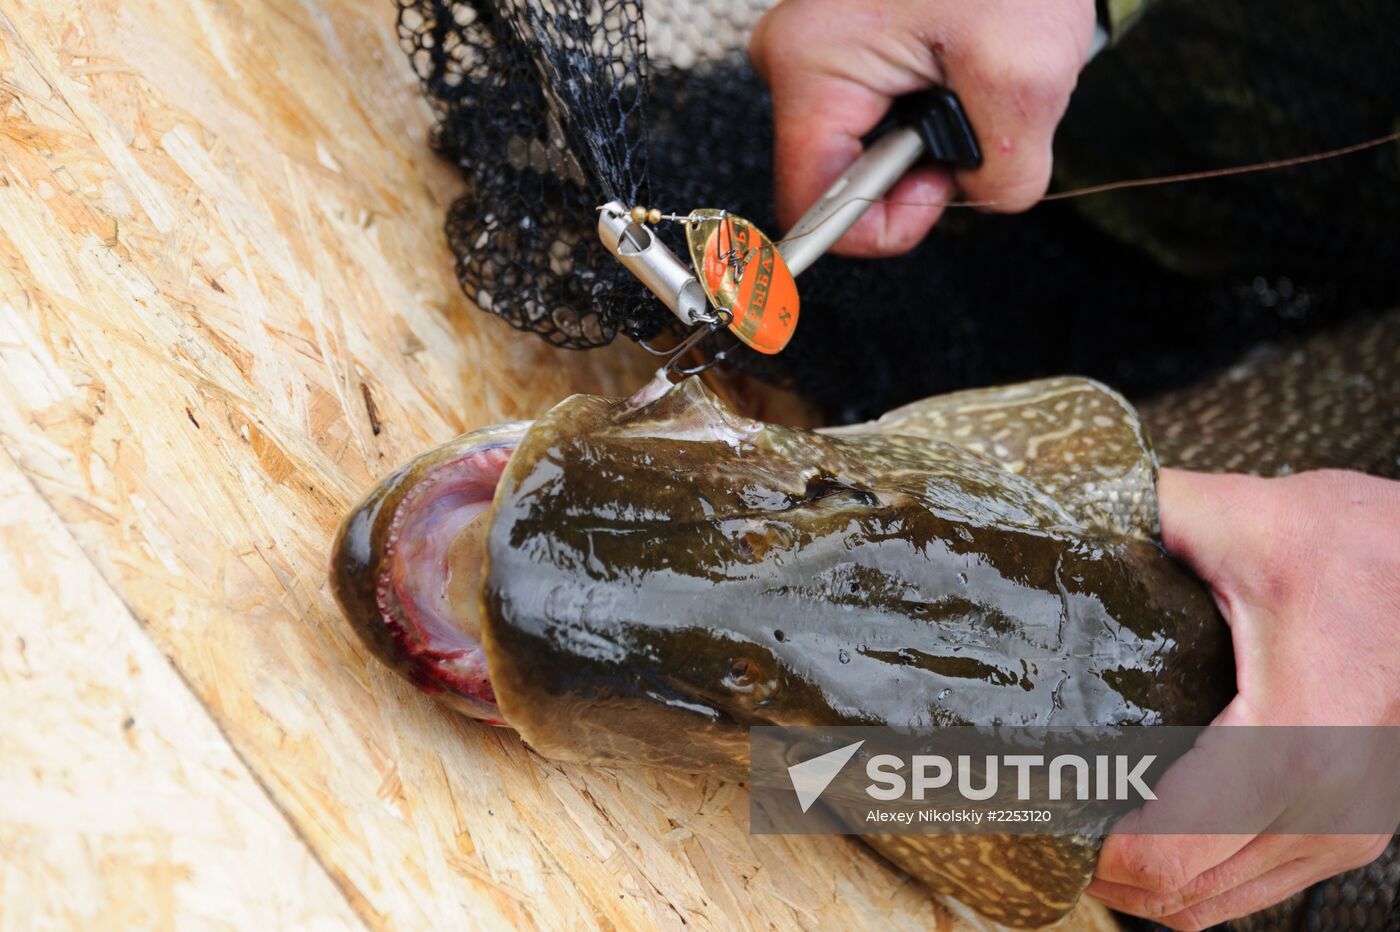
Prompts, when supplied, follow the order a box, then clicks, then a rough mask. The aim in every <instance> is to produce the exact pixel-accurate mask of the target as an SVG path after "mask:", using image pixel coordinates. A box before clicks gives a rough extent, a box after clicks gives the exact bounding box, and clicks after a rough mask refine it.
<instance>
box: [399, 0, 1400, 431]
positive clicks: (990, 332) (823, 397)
mask: <svg viewBox="0 0 1400 932" xmlns="http://www.w3.org/2000/svg"><path fill="white" fill-rule="evenodd" d="M398 4H399V37H400V41H401V43H402V45H403V46H404V48H405V50H406V51H407V52H408V53H409V54H410V56H411V58H412V61H413V65H414V68H415V70H416V71H417V73H418V75H419V77H420V78H421V79H422V82H423V86H424V89H425V90H426V92H427V95H428V98H429V100H430V101H431V102H432V104H433V106H434V108H435V109H436V112H437V117H438V122H437V125H436V128H435V129H434V132H433V137H432V144H433V146H434V147H435V148H436V150H437V151H438V152H439V153H440V154H441V155H442V156H443V157H444V158H447V159H450V160H452V161H453V162H454V163H455V164H456V165H457V166H458V167H459V168H460V170H461V172H462V176H463V178H464V179H465V182H466V188H465V192H464V194H463V195H462V197H461V198H460V199H459V200H458V201H457V203H456V204H454V205H453V207H452V209H451V212H450V214H449V216H448V218H447V233H448V237H449V240H450V242H451V246H452V250H453V252H454V253H455V255H456V257H457V272H458V275H459V277H460V279H461V282H462V285H463V288H464V290H465V292H466V294H467V296H468V297H469V298H470V299H471V300H472V301H474V302H475V303H476V304H477V305H478V306H479V307H480V308H481V309H482V310H484V311H488V312H490V313H492V314H496V315H498V316H500V317H501V318H503V319H504V320H506V321H508V322H509V323H510V324H511V325H513V326H515V327H517V328H519V329H521V330H527V331H532V332H534V333H536V334H539V335H540V336H542V337H543V338H545V339H546V340H548V341H549V342H551V343H554V344H556V345H559V346H564V347H570V348H574V349H586V348H590V347H596V346H601V345H604V344H607V343H609V342H610V341H612V340H613V339H614V338H615V337H616V336H617V335H618V334H619V333H621V334H624V335H626V336H627V337H630V338H632V339H638V340H649V339H652V338H656V337H658V336H659V335H661V334H662V332H663V331H665V330H667V329H670V328H674V327H676V322H675V319H674V318H673V317H672V315H671V314H670V312H669V311H667V310H666V308H665V307H663V306H662V305H661V304H660V302H658V301H657V300H655V299H654V298H652V297H651V296H650V294H648V293H647V292H646V291H645V290H644V289H643V288H642V286H641V285H640V284H639V283H638V282H637V281H636V280H635V279H634V278H633V277H632V276H631V274H630V273H629V272H627V271H626V270H625V269H624V268H623V267H622V266H621V265H619V264H618V263H617V262H616V261H615V260H614V259H613V257H612V256H611V255H609V254H608V253H607V252H606V250H605V249H604V248H603V247H602V245H601V244H600V242H599V241H598V238H597V234H596V232H595V228H596V221H597V214H596V209H597V208H598V207H599V206H600V205H602V204H603V203H606V202H607V201H610V200H614V199H616V200H620V201H622V202H624V203H626V204H628V205H638V204H640V205H645V206H649V207H660V208H662V209H664V210H666V211H668V212H676V213H685V212H687V211H689V210H692V209H695V208H703V207H715V208H726V209H728V210H731V211H733V212H735V213H737V214H739V215H741V216H745V217H748V218H749V219H751V220H753V221H755V222H756V223H757V224H758V225H759V226H760V227H761V228H762V229H765V230H767V231H768V232H770V233H778V232H780V231H778V230H777V229H776V226H775V221H774V218H773V208H772V193H771V129H770V125H769V121H770V116H769V100H768V98H767V95H766V92H765V91H764V89H763V86H762V84H761V82H760V81H759V80H758V78H757V77H756V76H755V74H754V73H753V72H752V70H751V69H750V68H749V66H748V63H747V59H746V55H745V53H744V51H743V50H744V48H745V46H746V43H747V36H748V32H749V30H750V28H751V26H752V24H753V23H754V22H756V20H757V19H758V17H759V16H760V15H761V14H762V12H763V10H764V8H765V7H766V6H768V5H769V4H767V3H764V2H761V0H749V2H746V0H709V2H706V0H672V2H669V3H662V2H660V0H648V2H647V4H646V8H645V11H644V10H643V5H642V3H641V0H456V2H452V0H398ZM1398 11H1400V6H1397V5H1395V4H1393V3H1388V2H1387V3H1381V2H1362V3H1356V4H1347V5H1326V4H1320V3H1316V2H1315V0H1312V2H1310V0H1292V2H1282V3H1280V2H1265V0H1245V2H1240V3H1235V4H1218V3H1213V2H1209V0H1179V2H1174V0H1161V2H1159V3H1158V4H1157V5H1156V6H1155V7H1153V8H1152V9H1151V10H1150V11H1149V13H1148V14H1147V15H1146V16H1145V17H1144V18H1143V19H1142V21H1141V23H1140V25H1138V26H1137V27H1135V29H1134V31H1133V32H1131V33H1130V34H1129V35H1128V36H1127V37H1126V38H1125V39H1124V40H1123V41H1122V42H1121V43H1120V44H1119V45H1118V46H1117V47H1115V48H1114V49H1111V50H1110V51H1108V52H1106V53H1104V54H1103V55H1101V56H1100V57H1099V59H1097V60H1096V61H1095V62H1094V64H1093V65H1092V66H1091V67H1090V68H1089V69H1088V70H1087V71H1086V73H1085V74H1084V75H1083V78H1082V81H1081V90H1080V92H1079V93H1078V94H1077V95H1076V99H1075V101H1074V104H1073V105H1072V107H1071V112H1070V115H1069V116H1068V118H1067V119H1066V121H1065V123H1064V124H1063V126H1062V130H1061V134H1060V137H1059V140H1058V142H1057V172H1058V174H1059V177H1060V178H1061V182H1062V183H1066V182H1067V183H1072V184H1073V185H1075V186H1078V185H1080V184H1086V183H1094V182H1101V181H1109V180H1117V179H1121V178H1125V177H1141V176H1145V175H1150V174H1156V173H1167V172H1175V171H1182V170H1192V169H1200V168H1211V167H1217V166H1220V165H1230V164H1240V163H1243V162H1252V161H1258V160H1261V159H1266V158H1271V157H1275V156H1284V155H1292V154H1297V153H1301V152H1308V151H1316V150H1318V149H1323V148H1327V147H1331V146H1340V145H1344V144H1347V143H1352V142H1356V141H1358V140H1361V139H1366V138H1372V137H1375V136H1379V135H1382V134H1383V133H1386V132H1389V131H1391V130H1392V129H1393V128H1394V127H1395V126H1396V125H1397V124H1400V105H1397V104H1396V101H1400V63H1398V62H1400V56H1395V55H1394V53H1393V49H1390V47H1389V45H1390V43H1393V37H1394V36H1395V35H1397V34H1400V12H1398ZM659 233H660V235H661V236H662V238H663V240H666V241H668V243H669V245H670V246H671V247H672V248H673V249H674V250H675V251H676V252H677V253H678V254H680V255H684V254H685V251H684V248H683V245H684V244H683V241H682V235H683V233H682V230H681V229H680V228H679V226H677V225H674V224H672V225H669V226H668V225H664V224H663V225H662V226H661V227H660V228H659ZM1397 255H1400V156H1398V155H1397V152H1396V149H1395V147H1390V148H1388V149H1380V150H1375V151H1372V152H1370V153H1364V154H1361V155H1357V156H1352V157H1349V158H1348V159H1347V160H1345V161H1338V162H1336V163H1322V164H1319V165H1314V166H1308V167H1303V168H1297V169H1289V170H1287V171H1283V172H1274V173H1269V174H1264V175H1256V176H1246V177H1243V178H1237V179H1228V180H1222V181H1213V182H1208V183H1202V184H1201V185H1199V186H1190V185H1179V186H1172V187H1166V188H1155V189H1150V190H1144V191H1137V192H1124V193H1122V194H1115V195H1106V196H1103V197H1100V198H1093V199H1086V200H1084V201H1074V202H1061V203H1055V204H1045V205H1042V206H1040V207H1037V208H1036V209H1035V210H1033V211H1031V212H1030V213H1028V214H1025V215H1022V216H1018V217H1014V218H1004V217H993V216H986V215H981V214H977V213H975V212H973V211H968V210H962V211H953V212H950V213H949V215H948V216H947V218H946V219H945V221H944V222H943V223H941V224H940V225H939V227H938V229H937V230H936V231H935V233H934V235H932V236H931V237H930V238H929V239H928V240H927V241H926V242H925V243H924V244H923V245H922V246H921V247H920V248H919V249H917V250H916V251H915V252H914V253H912V254H910V255H909V256H905V257H901V258H896V259H889V260H881V261H852V260H844V259H840V258H837V257H827V258H824V259H823V260H822V261H820V262H819V263H817V265H816V266H815V267H813V268H812V269H811V270H809V271H807V272H805V273H804V274H803V275H802V278H801V279H800V280H799V287H800V289H801V292H802V302H803V303H802V322H801V326H800V327H799V328H798V331H797V335H796V337H795V339H794V340H793V342H792V344H791V345H790V346H789V348H788V349H787V350H786V351H785V352H784V353H783V354H782V355H781V356H780V357H776V358H767V357H759V356H758V355H757V354H754V353H751V352H749V351H747V350H744V349H742V348H736V347H733V346H731V345H730V344H729V343H728V342H726V340H727V338H726V337H720V338H718V339H719V342H717V343H716V344H715V345H713V346H711V347H710V351H711V352H718V351H723V352H724V353H725V359H726V362H727V363H728V364H732V365H736V366H738V367H739V368H741V369H745V370H747V371H750V372H753V373H755V374H757V375H759V376H761V377H763V378H766V379H769V380H773V381H781V382H786V383H789V384H791V385H793V386H794V387H796V388H798V389H800V390H802V391H804V392H805V393H807V394H808V395H810V396H812V397H814V398H815V399H817V400H818V401H820V402H822V403H823V404H825V405H826V406H827V408H828V411H829V412H830V414H831V416H832V417H833V418H835V419H852V418H857V417H865V416H869V415H871V414H874V413H878V412H879V411H881V410H883V409H885V408H888V407H889V406H890V405H892V404H894V403H897V402H901V401H904V400H907V399H909V398H913V397H916V396H922V395H927V394H931V393H933V392H937V391H944V390H948V389H952V388H957V387H962V386H965V385H969V384H977V383H987V382H993V381H1000V380H1008V379H1015V378H1024V377H1030V376H1035V375H1040V374H1046V373H1059V372H1066V371H1074V372H1080V373H1084V374H1088V375H1093V376H1097V377H1100V378H1103V379H1106V380H1107V381H1109V382H1111V383H1113V384H1114V385H1115V386H1117V387H1119V388H1122V389H1124V390H1126V391H1129V392H1134V393H1143V392H1147V391H1153V390H1156V389H1160V388H1164V387H1167V386H1170V385H1173V384H1177V383H1179V382H1181V381H1183V380H1185V379H1187V378H1190V377H1192V376H1194V375H1196V374H1198V373H1200V372H1201V371H1202V370H1203V369H1205V368H1208V367H1212V366H1216V365H1218V364H1220V363H1222V362H1224V361H1227V360H1229V359H1230V358H1232V357H1233V356H1234V355H1236V354H1237V353H1238V352H1239V351H1240V350H1241V349H1242V348H1243V347H1246V346H1248V345H1250V344H1252V343H1254V342H1256V341H1258V340H1259V339H1260V338H1261V337H1266V336H1272V335H1277V334H1282V333H1288V332H1294V331H1300V330H1304V329H1308V328H1310V327H1313V326H1316V325H1317V324H1319V323H1323V322H1327V321H1330V320H1333V319H1335V318H1337V317H1340V316H1342V315H1344V314H1349V313H1352V312H1356V311H1361V310H1365V309H1367V308H1370V307H1378V306H1381V305H1384V304H1386V303H1392V304H1393V303H1394V302H1395V301H1396V299H1397V298H1400V275H1397V273H1396V270H1395V269H1394V267H1393V264H1394V258H1395V256H1397Z"/></svg>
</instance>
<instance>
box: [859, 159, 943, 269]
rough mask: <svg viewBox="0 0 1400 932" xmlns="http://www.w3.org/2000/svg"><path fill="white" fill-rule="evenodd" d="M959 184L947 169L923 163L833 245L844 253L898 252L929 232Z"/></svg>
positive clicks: (864, 255) (885, 254)
mask: <svg viewBox="0 0 1400 932" xmlns="http://www.w3.org/2000/svg"><path fill="white" fill-rule="evenodd" d="M955 191H956V188H955V186H954V184H953V176H952V174H951V173H949V172H948V170H947V169H944V168H940V167H938V166H934V165H921V166H919V167H917V168H914V169H913V170H911V171H910V172H909V173H908V174H907V175H905V176H904V177H903V178H901V179H900V180H899V183H898V184H896V185H895V186H894V187H893V188H891V189H890V191H889V193H888V194H886V195H885V197H884V198H883V199H882V200H880V201H877V202H875V203H874V204H871V205H870V207H869V209H867V210H866V212H865V214H864V216H862V217H861V218H860V220H858V221H856V224H855V226H853V227H851V228H850V230H848V231H846V235H845V236H843V237H841V239H840V240H838V241H837V242H836V244H835V245H834V246H833V247H832V252H835V253H839V254H841V255H844V256H861V257H875V256H896V255H900V254H902V253H906V252H908V251H909V250H911V249H913V248H914V247H915V246H917V245H919V243H921V242H923V240H924V237H926V236H928V234H929V231H930V230H932V229H933V227H934V224H936V223H938V219H939V217H941V216H942V215H943V209H944V208H945V207H946V206H947V205H948V203H949V202H950V201H952V199H953V197H954V193H955Z"/></svg>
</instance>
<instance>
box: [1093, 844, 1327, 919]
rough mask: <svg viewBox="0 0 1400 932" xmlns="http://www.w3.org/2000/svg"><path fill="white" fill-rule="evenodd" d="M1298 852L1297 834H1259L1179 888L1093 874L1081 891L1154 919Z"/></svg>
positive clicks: (1232, 885)
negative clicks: (1162, 888) (1161, 888)
mask: <svg viewBox="0 0 1400 932" xmlns="http://www.w3.org/2000/svg"><path fill="white" fill-rule="evenodd" d="M1139 837H1141V836H1139ZM1300 851H1301V846H1300V843H1299V838H1298V836H1293V835H1260V836H1257V837H1254V838H1250V839H1249V840H1248V841H1247V842H1246V843H1245V845H1244V847H1242V848H1240V850H1239V851H1238V852H1236V853H1235V854H1234V855H1233V856H1232V857H1229V858H1227V859H1226V860H1225V861H1224V862H1223V863H1221V864H1218V865H1216V866H1215V867H1212V868H1210V869H1209V870H1206V871H1203V872H1201V873H1200V874H1198V875H1196V876H1195V877H1193V878H1192V879H1191V880H1189V881H1187V882H1186V883H1185V884H1183V885H1182V886H1181V887H1180V888H1178V889H1175V890H1172V891H1169V892H1161V891H1153V890H1147V889H1144V888H1142V887H1136V886H1132V885H1129V884H1122V883H1114V882H1112V881H1108V880H1101V879H1099V878H1097V877H1096V878H1095V879H1094V880H1093V881H1092V882H1091V883H1090V884H1089V886H1088V888H1087V889H1086V890H1085V892H1086V893H1088V894H1089V895H1090V896H1092V897H1094V898H1095V899H1098V900H1101V901H1102V902H1103V903H1105V904H1106V905H1108V906H1110V907H1112V908H1113V909H1116V910H1118V911H1119V912H1123V913H1128V914H1129V915H1133V916H1142V917H1144V918H1148V919H1154V918H1157V917H1159V916H1167V915H1172V914H1175V913H1179V912H1181V911H1182V910H1185V909H1188V908H1190V907H1192V906H1195V905H1196V904H1197V903H1202V902H1205V901H1206V900H1210V899H1213V898H1215V897H1218V896H1221V895H1222V894H1224V893H1227V892H1228V891H1230V890H1233V889H1235V888H1236V887H1240V886H1243V885H1244V884H1246V883H1249V882H1250V881H1252V880H1255V879H1256V878H1258V877H1262V876H1263V875H1265V874H1267V873H1268V872H1270V871H1272V870H1273V869H1274V868H1276V867H1278V866H1279V865H1281V864H1286V863H1288V862H1289V861H1293V860H1296V859H1297V858H1298V857H1299V855H1300Z"/></svg>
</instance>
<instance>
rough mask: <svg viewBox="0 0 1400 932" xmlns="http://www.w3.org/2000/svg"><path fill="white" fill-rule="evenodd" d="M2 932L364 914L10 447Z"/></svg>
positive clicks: (3, 488)
mask: <svg viewBox="0 0 1400 932" xmlns="http://www.w3.org/2000/svg"><path fill="white" fill-rule="evenodd" d="M0 592H3V593H4V594H5V608H4V618H5V625H4V631H3V634H0V708H3V709H4V710H5V714H4V715H3V716H0V929H16V930H19V929H36V928H43V927H44V926H45V925H48V924H54V925H72V926H93V927H95V926H97V925H99V924H102V925H104V926H106V927H108V928H138V927H148V928H150V927H167V928H168V927H172V926H174V924H175V922H176V919H177V918H178V919H179V920H181V921H182V923H186V924H188V923H190V922H194V923H197V924H204V923H206V922H209V921H217V920H219V919H227V918H228V917H230V916H235V915H236V916H239V917H241V918H242V919H243V920H244V921H246V922H247V923H248V924H249V925H250V926H254V927H257V928H265V929H268V928H288V927H298V928H321V929H335V928H344V927H346V926H347V925H355V924H356V918H355V915H354V913H353V912H352V911H351V910H350V908H349V906H348V905H347V903H346V901H345V898H344V897H343V896H341V894H340V891H339V890H337V889H336V887H335V885H334V884H333V883H332V882H331V880H330V878H329V877H328V876H327V874H326V872H325V871H324V870H322V868H321V865H320V864H318V863H316V860H315V859H314V858H313V857H312V855H311V852H310V850H309V849H307V847H306V846H305V845H304V844H302V842H301V840H300V839H299V838H297V836H296V835H295V834H294V832H293V831H292V829H291V827H290V826H289V825H288V824H287V821H286V820H285V819H284V818H283V817H282V814H281V813H280V812H278V811H277V809H276V807H275V806H273V805H272V803H271V802H270V801H269V800H268V798H267V796H265V795H264V794H263V791H262V788H261V787H259V786H258V784H257V782H256V780H255V779H254V778H253V776H252V774H251V773H250V772H249V770H248V768H247V767H246V766H245V765H244V763H243V762H242V761H241V760H239V759H238V757H237V755H236V754H235V753H234V751H233V748H232V747H231V746H230V745H229V743H228V742H227V741H225V740H224V739H223V737H222V736H221V735H220V734H219V731H218V729H217V728H216V727H215V725H214V723H213V721H212V720H211V719H210V718H209V715H208V713H207V712H205V710H204V707H203V706H201V705H200V703H199V702H198V700H196V699H195V697H194V694H193V693H191V692H190V690H189V688H188V687H187V686H186V685H185V684H184V683H183V682H182V681H181V679H180V677H179V675H178V674H177V673H176V672H175V671H174V670H173V669H172V668H171V666H170V664H169V663H168V662H167V661H166V659H165V658H164V657H163V656H161V653H160V651H159V650H157V649H156V646H155V644H154V643H152V641H151V639H150V638H149V637H147V636H146V634H145V632H144V631H142V630H141V626H140V624H139V623H138V622H137V620H136V618H135V617H134V616H133V615H132V614H131V610H130V609H128V608H127V607H126V606H125V605H124V604H122V601H121V599H120V598H118V596H117V594H116V593H115V592H113V591H112V588H111V586H109V585H108V584H107V582H106V581H105V580H104V579H103V578H102V577H101V575H99V574H98V572H97V570H96V569H95V568H94V566H93V564H92V562H91V561H90V560H88V558H87V557H86V556H84V555H83V552H82V551H81V550H80V549H79V548H78V545H77V543H76V542H75V541H74V540H73V538H72V537H71V536H70V535H69V534H68V532H67V531H66V530H65V529H64V527H63V524H62V523H61V522H60V521H59V519H58V516H57V515H55V514H54V512H53V510H52V509H51V508H49V506H48V505H47V504H46V503H45V502H44V500H43V499H42V498H40V497H39V495H38V493H36V492H35V491H34V488H33V487H32V486H31V485H30V484H29V482H28V480H26V479H25V478H24V476H23V474H21V473H20V471H19V468H18V467H17V466H16V465H15V463H14V461H13V460H11V459H10V458H9V456H7V455H6V454H5V453H3V452H0Z"/></svg>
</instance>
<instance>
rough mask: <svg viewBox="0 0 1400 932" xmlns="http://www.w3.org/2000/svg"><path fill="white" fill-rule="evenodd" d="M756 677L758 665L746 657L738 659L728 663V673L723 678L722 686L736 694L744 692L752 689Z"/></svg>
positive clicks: (756, 679)
mask: <svg viewBox="0 0 1400 932" xmlns="http://www.w3.org/2000/svg"><path fill="white" fill-rule="evenodd" d="M758 677H759V669H758V664H756V663H754V662H753V661H752V660H750V659H749V658H747V657H739V658H736V659H735V660H734V661H733V662H732V663H730V665H729V673H728V674H727V675H726V676H725V678H724V685H725V686H728V687H729V688H730V689H733V690H735V691H736V692H737V691H745V690H749V689H752V688H753V685H754V683H756V682H757V681H758Z"/></svg>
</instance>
